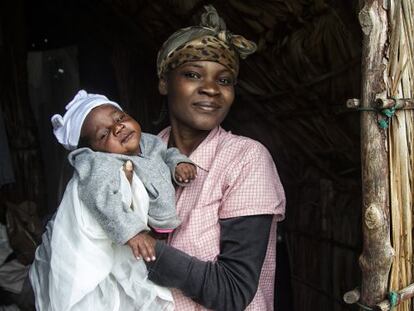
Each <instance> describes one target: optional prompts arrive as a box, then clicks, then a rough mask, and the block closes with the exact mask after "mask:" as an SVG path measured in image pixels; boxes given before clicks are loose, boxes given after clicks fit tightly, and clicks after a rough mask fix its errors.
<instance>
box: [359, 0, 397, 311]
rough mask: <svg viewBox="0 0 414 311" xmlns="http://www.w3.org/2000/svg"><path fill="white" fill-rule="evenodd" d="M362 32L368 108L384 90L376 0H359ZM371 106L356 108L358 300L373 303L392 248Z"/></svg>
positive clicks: (382, 20)
mask: <svg viewBox="0 0 414 311" xmlns="http://www.w3.org/2000/svg"><path fill="white" fill-rule="evenodd" d="M359 20H360V24H361V26H362V32H363V52H362V81H363V82H362V94H361V95H362V96H361V106H362V108H372V103H374V101H375V98H376V97H378V96H379V95H380V94H382V93H384V92H385V83H384V79H383V74H384V72H383V69H384V68H385V66H384V62H385V60H384V57H383V56H384V49H385V43H386V40H387V15H386V11H385V9H384V7H383V6H382V1H368V0H367V1H365V6H364V7H363V8H362V10H361V12H360V14H359ZM376 123H377V116H376V112H375V111H374V112H369V111H367V112H366V113H363V114H361V164H362V184H363V187H364V188H363V195H362V200H363V206H362V213H363V214H362V215H363V226H362V233H363V252H362V255H361V256H360V259H359V263H360V267H361V271H362V283H361V303H362V304H364V305H368V306H373V305H375V304H376V303H378V302H380V301H382V300H383V298H384V296H385V293H386V291H387V282H388V272H389V269H390V266H391V261H392V257H393V254H394V251H393V249H392V247H391V244H390V238H389V237H390V225H389V206H388V205H389V198H388V193H389V183H388V157H387V141H386V135H385V133H384V131H382V130H381V129H379V127H378V126H377V124H376Z"/></svg>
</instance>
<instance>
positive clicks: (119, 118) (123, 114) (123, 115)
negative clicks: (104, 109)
mask: <svg viewBox="0 0 414 311" xmlns="http://www.w3.org/2000/svg"><path fill="white" fill-rule="evenodd" d="M123 119H125V113H122V114H119V115H118V116H117V118H116V121H117V122H120V121H122V120H123Z"/></svg>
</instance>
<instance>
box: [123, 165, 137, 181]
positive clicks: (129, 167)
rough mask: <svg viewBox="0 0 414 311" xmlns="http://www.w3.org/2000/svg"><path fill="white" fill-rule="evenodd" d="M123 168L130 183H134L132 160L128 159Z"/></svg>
mask: <svg viewBox="0 0 414 311" xmlns="http://www.w3.org/2000/svg"><path fill="white" fill-rule="evenodd" d="M122 169H123V170H124V173H125V176H126V178H127V179H128V181H129V183H130V184H132V176H133V173H134V165H133V164H132V162H131V161H130V160H128V161H126V162H125V163H124V165H123V166H122Z"/></svg>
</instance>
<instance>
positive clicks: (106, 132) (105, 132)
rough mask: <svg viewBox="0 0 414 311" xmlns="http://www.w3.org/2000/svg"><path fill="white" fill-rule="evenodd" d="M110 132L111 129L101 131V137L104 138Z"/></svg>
mask: <svg viewBox="0 0 414 311" xmlns="http://www.w3.org/2000/svg"><path fill="white" fill-rule="evenodd" d="M108 134H109V130H105V131H103V132H102V133H101V135H100V136H99V139H101V140H102V139H104V138H105V137H106V136H108Z"/></svg>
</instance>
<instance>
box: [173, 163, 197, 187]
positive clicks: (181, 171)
mask: <svg viewBox="0 0 414 311" xmlns="http://www.w3.org/2000/svg"><path fill="white" fill-rule="evenodd" d="M196 177H197V168H196V166H195V165H194V164H191V163H185V162H182V163H178V164H177V167H176V168H175V179H176V180H178V181H179V182H183V183H189V182H190V181H191V180H193V179H195V178H196Z"/></svg>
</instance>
